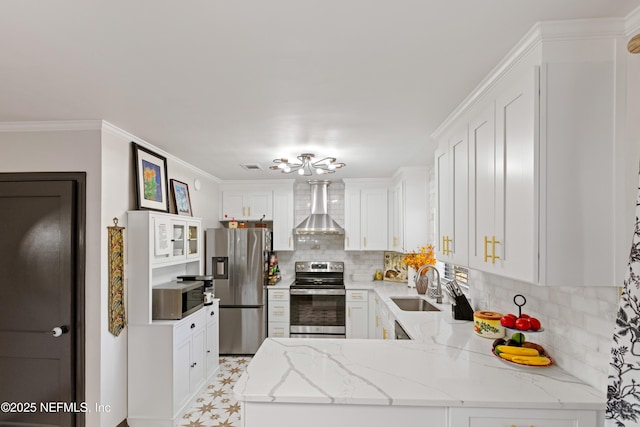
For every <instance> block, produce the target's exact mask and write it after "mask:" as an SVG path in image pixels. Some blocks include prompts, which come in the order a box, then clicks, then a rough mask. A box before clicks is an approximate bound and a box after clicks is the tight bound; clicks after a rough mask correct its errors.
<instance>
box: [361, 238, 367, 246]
mask: <svg viewBox="0 0 640 427" xmlns="http://www.w3.org/2000/svg"><path fill="white" fill-rule="evenodd" d="M362 241H363V243H364V247H365V248H366V247H367V238H366V237H363V238H362Z"/></svg>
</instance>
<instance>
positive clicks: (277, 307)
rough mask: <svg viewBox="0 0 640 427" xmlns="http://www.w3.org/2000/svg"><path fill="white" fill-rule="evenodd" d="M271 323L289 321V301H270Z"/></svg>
mask: <svg viewBox="0 0 640 427" xmlns="http://www.w3.org/2000/svg"><path fill="white" fill-rule="evenodd" d="M268 305H269V323H271V322H287V323H288V322H289V301H269V303H268Z"/></svg>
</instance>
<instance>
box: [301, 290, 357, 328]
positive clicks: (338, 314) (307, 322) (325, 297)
mask: <svg viewBox="0 0 640 427" xmlns="http://www.w3.org/2000/svg"><path fill="white" fill-rule="evenodd" d="M345 294H346V292H345V290H344V288H342V289H318V288H312V289H309V288H304V289H297V288H293V287H292V288H291V290H290V295H291V296H290V303H289V304H290V306H289V316H290V324H291V326H290V331H289V332H290V336H291V337H292V338H344V337H345V333H346V327H345V319H346V316H345Z"/></svg>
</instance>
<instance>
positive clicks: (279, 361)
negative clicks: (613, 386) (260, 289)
mask: <svg viewBox="0 0 640 427" xmlns="http://www.w3.org/2000/svg"><path fill="white" fill-rule="evenodd" d="M346 287H347V289H373V290H374V291H375V293H376V294H377V295H378V297H379V298H380V300H381V302H382V303H384V304H386V305H387V307H388V309H389V310H390V311H391V313H392V314H393V316H394V317H395V318H396V319H397V320H398V321H399V322H400V323H401V324H402V326H403V328H404V329H405V331H406V332H407V333H408V334H409V335H410V336H411V337H412V340H403V341H395V340H374V339H362V340H336V339H326V340H322V339H287V338H283V339H267V340H266V341H265V342H264V343H263V345H262V346H261V347H260V349H259V350H258V352H257V353H256V355H255V357H254V358H253V359H252V361H251V363H250V364H249V366H248V368H247V370H246V372H245V373H244V374H243V375H242V377H241V378H240V380H239V381H238V383H237V385H236V386H235V388H234V392H235V395H236V398H237V399H238V400H240V401H242V402H245V403H251V402H254V403H267V402H268V403H278V404H280V403H281V404H311V405H384V406H388V407H389V406H390V407H423V408H424V407H441V408H444V407H446V408H459V407H462V408H501V409H509V408H512V409H513V408H518V409H523V408H530V409H541V410H555V409H562V410H578V411H584V410H587V411H588V412H589V414H588V418H589V421H588V422H586V425H596V423H595V421H592V419H594V418H593V417H594V416H595V415H594V414H596V413H597V414H599V415H598V416H599V417H601V412H602V411H603V409H604V405H605V401H606V396H605V394H604V392H603V391H600V390H596V389H594V388H593V387H591V386H589V385H587V384H585V383H583V382H582V381H580V380H578V379H577V378H575V377H573V376H571V375H569V374H568V373H566V372H565V371H563V370H562V369H560V368H559V367H557V366H551V367H525V366H522V367H521V366H516V365H513V364H511V363H509V362H506V361H503V360H502V359H499V358H498V357H496V356H494V355H493V354H492V353H491V344H492V340H490V339H486V338H482V337H480V336H477V335H476V334H475V333H474V332H473V322H469V321H459V320H454V319H453V318H452V316H451V313H450V305H448V304H446V303H445V304H441V305H438V304H435V302H433V301H431V302H432V303H433V304H434V305H437V306H438V307H439V308H441V309H442V311H440V312H406V311H401V310H400V309H399V308H397V306H396V305H395V304H394V303H393V302H391V301H390V297H392V296H406V295H417V293H416V290H415V289H413V288H408V287H407V286H406V284H397V283H393V282H351V283H346ZM284 407H285V406H282V407H281V408H284ZM315 407H317V406H315ZM552 412H554V411H552ZM555 412H557V411H555ZM445 418H446V416H445ZM249 425H250V424H247V426H249ZM434 425H435V424H434ZM483 425H484V424H483ZM527 425H528V424H527ZM554 425H556V424H554ZM562 425H565V424H562ZM571 425H573V424H571ZM582 425H583V424H580V426H582Z"/></svg>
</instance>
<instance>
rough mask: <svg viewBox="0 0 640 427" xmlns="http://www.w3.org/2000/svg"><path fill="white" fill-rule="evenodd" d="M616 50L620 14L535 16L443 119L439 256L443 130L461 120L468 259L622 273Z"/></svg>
mask: <svg viewBox="0 0 640 427" xmlns="http://www.w3.org/2000/svg"><path fill="white" fill-rule="evenodd" d="M624 58H625V54H624V27H623V23H622V21H617V20H601V21H577V22H553V23H540V24H537V25H536V26H534V28H533V29H532V30H531V31H530V32H529V33H528V34H527V35H526V36H525V37H524V38H523V41H522V42H521V44H519V45H518V46H516V47H515V48H514V49H513V50H512V53H511V54H510V56H509V57H507V58H506V59H505V60H504V61H503V62H501V63H500V64H498V66H497V67H496V68H495V69H494V72H493V73H492V74H491V75H490V76H488V77H487V78H486V79H485V80H484V81H483V82H482V84H481V85H480V86H479V87H478V88H477V89H476V91H474V92H473V93H472V94H471V95H470V96H469V97H467V99H466V100H465V102H464V103H463V104H462V105H461V106H460V107H458V109H457V110H456V111H455V112H454V113H453V114H452V115H451V116H450V117H449V118H448V119H447V120H446V121H445V123H443V124H442V125H441V127H440V128H439V129H438V130H437V131H436V132H435V133H434V135H433V136H434V138H435V139H436V140H438V141H440V148H439V150H438V151H437V153H436V158H435V162H436V168H437V177H438V188H437V191H438V195H437V200H438V202H439V205H438V218H437V221H438V227H437V228H438V232H439V236H438V245H439V248H438V252H439V259H443V260H446V256H447V255H449V251H450V250H451V249H452V248H456V249H459V248H457V245H456V244H455V242H456V241H459V237H458V234H457V232H458V224H459V218H458V217H457V212H456V207H457V205H458V203H459V201H458V202H456V200H457V195H456V193H457V190H456V188H455V187H454V185H453V184H452V180H453V179H455V174H454V173H453V172H452V171H451V169H452V168H454V167H455V166H454V163H453V161H452V156H453V154H452V153H453V152H452V149H451V146H450V141H451V140H450V139H448V138H449V137H448V135H453V134H454V133H455V129H463V128H465V127H467V128H468V150H469V151H468V154H469V158H468V162H469V167H468V171H469V180H468V194H469V198H468V208H469V220H468V225H469V233H468V235H469V250H468V265H469V266H470V267H472V268H475V269H478V270H482V271H486V272H491V273H495V274H499V275H503V276H507V277H511V278H514V279H518V280H522V281H527V282H531V283H539V284H544V285H556V286H581V285H600V286H611V285H615V286H618V285H619V284H620V283H622V279H623V274H624V266H625V260H626V258H627V256H628V236H627V234H628V228H630V227H631V226H632V219H633V218H632V215H633V213H632V212H627V211H626V206H627V204H626V203H625V201H624V200H623V199H624V194H622V193H623V192H622V191H621V190H620V189H622V188H625V185H624V178H625V176H626V175H625V173H624V172H623V171H625V170H627V169H629V165H628V164H627V161H628V160H627V158H626V157H627V156H625V153H628V152H629V147H630V142H629V141H626V140H625V135H624V120H625V116H626V111H625V101H624V99H625V90H626V89H625V64H624ZM455 139H456V138H454V140H455ZM443 141H447V142H448V144H446V146H445V145H443ZM451 230H454V234H455V238H454V239H452V240H453V245H452V242H450V241H449V239H451V238H450V233H451ZM443 237H444V241H443ZM625 243H626V244H625ZM447 244H448V245H449V246H447ZM455 262H458V263H462V264H465V263H464V262H463V261H460V260H455Z"/></svg>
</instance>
